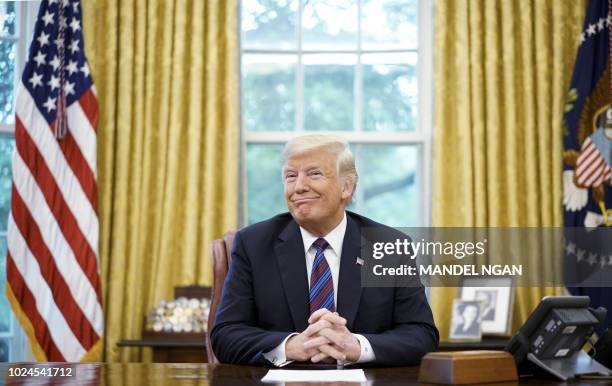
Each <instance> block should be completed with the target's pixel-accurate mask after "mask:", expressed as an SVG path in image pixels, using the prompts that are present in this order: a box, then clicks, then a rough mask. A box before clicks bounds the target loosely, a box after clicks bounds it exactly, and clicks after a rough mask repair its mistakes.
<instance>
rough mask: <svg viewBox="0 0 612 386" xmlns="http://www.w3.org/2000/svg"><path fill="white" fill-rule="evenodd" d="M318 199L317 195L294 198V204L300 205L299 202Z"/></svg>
mask: <svg viewBox="0 0 612 386" xmlns="http://www.w3.org/2000/svg"><path fill="white" fill-rule="evenodd" d="M314 200H316V197H304V198H298V199H295V200H292V201H293V203H294V204H296V205H299V204H304V203H306V202H310V201H314Z"/></svg>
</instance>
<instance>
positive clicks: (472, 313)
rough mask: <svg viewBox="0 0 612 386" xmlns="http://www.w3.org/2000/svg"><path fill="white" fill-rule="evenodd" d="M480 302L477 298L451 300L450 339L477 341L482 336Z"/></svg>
mask: <svg viewBox="0 0 612 386" xmlns="http://www.w3.org/2000/svg"><path fill="white" fill-rule="evenodd" d="M481 317H482V302H480V301H478V300H461V299H455V300H454V301H453V318H452V320H451V331H450V340H452V341H464V342H468V341H469V342H478V341H480V339H481V337H482V330H481V327H482V325H481V321H482V318H481Z"/></svg>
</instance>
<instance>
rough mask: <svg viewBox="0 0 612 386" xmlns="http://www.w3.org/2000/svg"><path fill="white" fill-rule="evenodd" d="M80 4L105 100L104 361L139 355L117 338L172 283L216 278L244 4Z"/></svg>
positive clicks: (226, 212)
mask: <svg viewBox="0 0 612 386" xmlns="http://www.w3.org/2000/svg"><path fill="white" fill-rule="evenodd" d="M82 5H83V26H84V32H85V40H86V53H87V56H88V59H89V63H90V67H91V72H92V75H93V78H94V83H95V84H96V87H97V93H98V100H99V105H100V123H99V125H98V191H99V200H98V201H99V205H98V206H99V216H100V223H101V230H100V232H101V235H100V260H101V267H102V282H103V290H104V303H105V304H104V305H105V320H106V326H105V328H106V330H105V350H104V353H105V356H104V360H106V361H135V360H141V359H143V358H141V357H140V355H139V353H138V350H136V349H119V348H117V347H116V343H117V341H119V340H121V339H137V338H140V337H141V331H142V327H143V316H144V315H145V314H146V312H147V310H148V309H149V308H150V307H151V306H152V305H154V304H155V303H156V302H157V301H159V300H160V299H167V298H170V297H171V296H172V289H173V287H174V286H176V285H188V284H194V283H198V284H201V285H210V283H211V278H212V275H211V271H212V266H211V264H212V263H211V258H210V245H211V241H212V240H213V239H214V238H218V237H220V236H221V235H222V234H223V232H225V231H227V230H229V229H234V228H235V227H236V226H237V201H238V187H237V185H238V157H239V146H240V144H239V123H238V114H239V107H238V106H239V95H238V92H239V91H238V90H239V88H238V84H239V79H238V76H239V71H238V14H237V12H238V11H237V10H238V6H237V0H226V1H191V0H135V1H120V0H114V1H112V0H107V1H102V0H98V1H84V2H82ZM149 355H150V353H148V354H146V355H145V357H147V356H149ZM144 359H145V360H147V359H148V358H144Z"/></svg>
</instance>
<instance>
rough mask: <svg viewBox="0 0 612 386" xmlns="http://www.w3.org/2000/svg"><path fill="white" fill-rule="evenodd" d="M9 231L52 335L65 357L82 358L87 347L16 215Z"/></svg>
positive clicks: (18, 264) (19, 265)
mask: <svg viewBox="0 0 612 386" xmlns="http://www.w3.org/2000/svg"><path fill="white" fill-rule="evenodd" d="M8 231H9V232H11V235H12V236H13V237H11V238H10V239H9V240H7V241H8V243H9V250H10V251H11V254H18V255H19V256H23V257H25V258H22V259H15V260H13V262H14V263H15V267H16V268H17V270H18V271H19V272H20V273H21V276H22V277H23V281H24V283H25V285H26V286H27V287H28V288H29V289H30V291H32V293H33V294H36V296H35V299H36V301H35V304H36V309H37V311H38V313H39V314H40V315H41V317H42V318H43V320H45V322H46V323H47V325H48V326H49V334H50V336H51V338H52V339H53V341H54V342H55V344H56V346H57V348H58V349H59V351H60V353H61V354H62V356H63V357H64V358H81V357H82V356H83V355H84V354H85V350H84V349H83V347H82V346H81V344H80V343H79V341H78V340H77V339H76V337H75V336H74V335H73V334H72V331H71V330H70V327H68V324H67V323H66V319H64V315H63V314H62V313H61V312H60V310H59V309H58V308H57V305H56V304H55V299H54V298H53V294H52V293H51V291H50V289H49V287H48V286H47V285H46V283H45V281H44V279H43V278H42V275H41V273H40V267H39V266H38V264H37V263H36V261H35V259H34V257H33V256H32V254H31V253H30V251H29V250H28V249H27V246H26V244H25V241H24V240H23V238H22V235H21V233H19V230H17V228H16V225H15V222H14V220H13V216H12V215H10V216H9V221H8ZM62 301H63V299H62Z"/></svg>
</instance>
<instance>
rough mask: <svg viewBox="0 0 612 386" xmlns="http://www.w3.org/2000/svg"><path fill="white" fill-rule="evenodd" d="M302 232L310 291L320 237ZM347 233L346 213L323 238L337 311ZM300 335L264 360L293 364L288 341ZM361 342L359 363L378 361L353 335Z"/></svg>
mask: <svg viewBox="0 0 612 386" xmlns="http://www.w3.org/2000/svg"><path fill="white" fill-rule="evenodd" d="M300 232H301V233H302V240H303V241H304V253H305V255H306V271H307V274H308V288H309V289H310V275H311V273H312V265H313V263H314V259H315V256H316V248H315V247H314V246H313V245H312V243H314V242H315V241H316V240H317V239H318V238H319V236H315V235H313V234H312V233H310V232H308V231H307V230H306V229H304V228H302V227H300ZM345 233H346V213H344V217H342V221H340V224H338V226H336V227H335V228H334V229H332V231H331V232H329V233H328V234H327V235H325V236H323V238H324V239H325V241H327V243H328V244H329V246H328V247H327V248H326V249H325V252H324V253H325V260H327V264H328V265H329V269H330V270H331V275H332V281H333V284H334V304H335V305H336V309H337V308H338V278H339V277H340V256H342V244H343V242H344V234H345ZM340 316H342V315H340ZM297 334H298V333H297V332H296V333H293V334H291V335H289V336H288V337H286V338H285V340H283V341H282V343H281V344H279V345H278V346H276V347H275V348H274V349H272V350H271V351H268V352H267V353H264V354H263V355H264V358H266V359H267V360H269V361H270V362H272V363H273V364H274V365H275V366H277V367H283V366H286V365H288V364H289V363H291V362H292V361H288V360H287V356H286V354H285V344H286V343H287V340H288V339H289V338H291V337H292V336H293V335H297ZM353 336H354V337H356V338H357V339H358V340H359V343H360V346H361V355H360V356H359V360H358V361H357V363H364V362H371V361H373V360H375V359H376V357H375V355H374V350H372V345H371V344H370V342H369V341H368V340H367V339H366V337H364V336H363V335H360V334H353Z"/></svg>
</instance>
